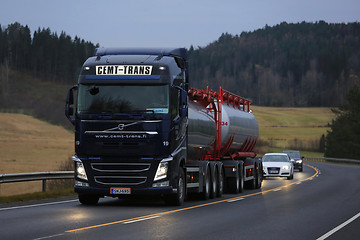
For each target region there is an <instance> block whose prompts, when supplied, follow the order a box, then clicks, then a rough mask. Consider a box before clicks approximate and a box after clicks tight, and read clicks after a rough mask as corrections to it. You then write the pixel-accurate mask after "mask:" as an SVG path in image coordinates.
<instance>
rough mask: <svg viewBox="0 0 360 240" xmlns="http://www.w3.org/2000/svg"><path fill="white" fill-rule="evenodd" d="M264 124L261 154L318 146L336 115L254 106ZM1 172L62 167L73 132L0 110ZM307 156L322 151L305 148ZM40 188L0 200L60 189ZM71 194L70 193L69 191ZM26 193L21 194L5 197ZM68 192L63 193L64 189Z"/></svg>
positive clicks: (6, 188)
mask: <svg viewBox="0 0 360 240" xmlns="http://www.w3.org/2000/svg"><path fill="white" fill-rule="evenodd" d="M252 109H253V112H254V115H255V117H256V118H257V121H258V123H259V128H260V143H259V147H257V151H258V152H259V156H261V155H263V154H264V153H266V152H279V151H282V150H284V149H300V150H302V149H315V148H316V147H317V145H316V144H318V142H319V139H320V137H321V135H322V134H326V131H327V130H328V129H329V128H328V127H327V124H328V123H329V122H330V121H331V119H332V118H333V117H334V115H333V113H332V112H331V111H330V109H328V108H272V107H258V106H254V107H252ZM0 131H1V133H2V134H1V135H0V142H1V144H0V153H1V154H0V174H4V173H21V172H44V171H57V170H64V169H63V166H64V165H66V162H68V161H69V158H70V156H71V155H72V154H73V151H74V144H73V139H74V136H73V134H72V133H71V132H69V131H68V130H65V129H64V128H62V127H60V126H54V125H51V124H49V123H47V122H43V121H40V120H37V119H35V118H33V117H30V116H27V115H22V114H8V113H1V114H0ZM302 154H303V155H305V156H313V157H319V156H322V155H323V154H322V153H318V152H306V151H302ZM38 191H41V181H38V182H25V183H9V184H2V185H1V186H0V203H2V202H9V201H14V200H16V201H19V200H23V201H25V200H27V199H34V198H35V199H38V198H43V197H51V196H54V195H53V194H55V196H57V195H56V194H59V193H52V192H50V193H47V194H43V193H35V194H34V192H38ZM65 192H66V194H71V190H70V191H68V190H67V191H65ZM24 193H28V194H26V195H23V196H13V197H5V196H10V195H18V194H24ZM61 194H64V193H60V195H61Z"/></svg>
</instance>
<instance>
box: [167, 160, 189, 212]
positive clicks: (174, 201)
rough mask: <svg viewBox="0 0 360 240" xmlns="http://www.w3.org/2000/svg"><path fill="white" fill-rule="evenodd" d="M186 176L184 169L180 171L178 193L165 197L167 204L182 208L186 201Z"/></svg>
mask: <svg viewBox="0 0 360 240" xmlns="http://www.w3.org/2000/svg"><path fill="white" fill-rule="evenodd" d="M185 193H186V188H185V174H184V170H183V168H182V167H180V169H179V177H178V181H177V193H176V194H171V195H166V196H165V197H164V200H165V203H166V204H167V205H171V206H181V205H182V204H183V203H184V200H185Z"/></svg>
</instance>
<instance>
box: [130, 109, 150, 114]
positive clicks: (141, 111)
mask: <svg viewBox="0 0 360 240" xmlns="http://www.w3.org/2000/svg"><path fill="white" fill-rule="evenodd" d="M129 113H130V114H131V113H135V114H141V113H152V114H155V111H154V110H152V109H149V110H134V111H131V112H129Z"/></svg>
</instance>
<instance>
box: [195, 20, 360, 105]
mask: <svg viewBox="0 0 360 240" xmlns="http://www.w3.org/2000/svg"><path fill="white" fill-rule="evenodd" d="M189 56H190V64H189V66H190V70H191V72H190V78H191V85H192V86H194V87H200V88H201V87H204V86H206V85H209V86H210V87H211V88H213V89H218V88H219V86H220V85H221V86H222V87H223V88H225V89H228V90H230V91H232V92H234V93H237V94H239V95H241V96H243V97H247V98H251V99H252V100H253V101H254V103H255V104H257V105H265V106H311V107H313V106H338V105H339V104H342V103H344V101H345V95H346V93H347V92H348V90H349V88H351V86H353V85H354V84H357V85H360V23H358V22H355V23H348V24H328V23H326V22H324V21H320V22H316V23H306V22H302V23H297V24H288V23H286V22H283V23H281V24H279V25H276V26H274V27H269V26H265V27H264V28H263V29H259V30H256V31H254V32H243V33H241V34H240V35H235V36H233V35H231V34H228V33H225V34H222V36H221V37H220V38H219V39H218V40H217V41H215V42H213V43H211V44H209V45H208V46H206V47H204V48H201V47H199V48H197V49H195V48H194V47H191V48H190V49H189Z"/></svg>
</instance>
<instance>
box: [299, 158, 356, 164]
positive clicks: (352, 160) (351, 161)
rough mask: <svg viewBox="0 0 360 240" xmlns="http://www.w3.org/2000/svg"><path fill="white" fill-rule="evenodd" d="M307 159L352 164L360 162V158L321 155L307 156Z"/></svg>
mask: <svg viewBox="0 0 360 240" xmlns="http://www.w3.org/2000/svg"><path fill="white" fill-rule="evenodd" d="M305 160H307V161H324V162H333V163H350V164H360V160H356V159H347V158H319V157H305Z"/></svg>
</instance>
